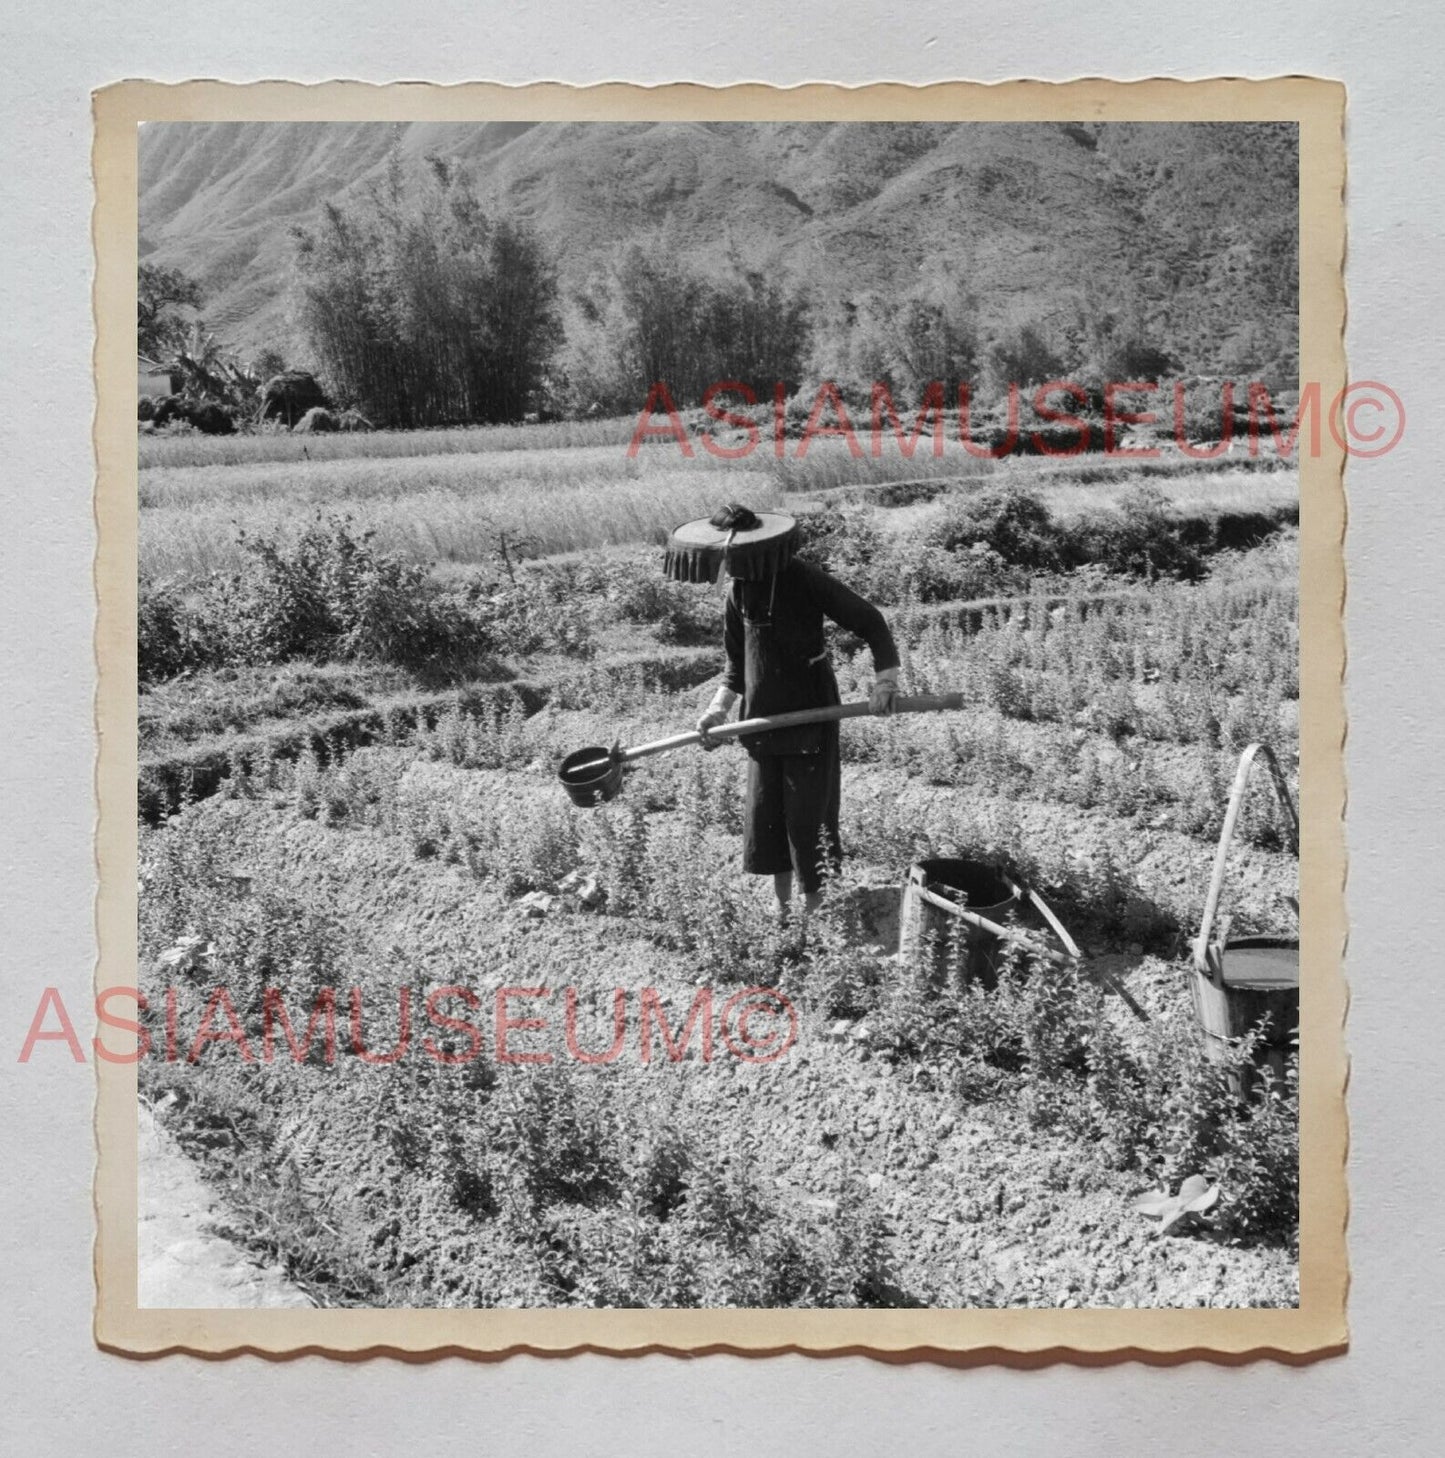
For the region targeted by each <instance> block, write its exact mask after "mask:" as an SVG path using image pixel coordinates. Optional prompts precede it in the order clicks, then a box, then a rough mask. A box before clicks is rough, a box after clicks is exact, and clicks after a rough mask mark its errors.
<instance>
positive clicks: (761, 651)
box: [723, 559, 898, 755]
mask: <svg viewBox="0 0 1445 1458" xmlns="http://www.w3.org/2000/svg"><path fill="white" fill-rule="evenodd" d="M825 618H826V619H829V620H831V621H832V622H835V623H837V625H838V626H839V627H840V628H842V629H843V630H844V631H845V632H848V633H852V634H854V635H855V636H856V637H859V638H862V639H863V641H864V642H865V643H867V645H868V647H869V649H870V650H871V652H872V654H873V669H874V672H876V673H881V672H882V671H883V670H884V669H888V668H897V667H898V649H897V648H896V647H895V645H894V642H893V634H892V633H891V632H890V631H889V628H888V623H887V621H886V620H885V618H884V616H883V614H882V613H880V612H879V611H878V609H877V608H876V607H874V606H873V604H872V603H870V602H869V601H868V600H867V599H866V598H863V597H860V596H859V595H858V594H857V593H856V592H854V591H853V590H852V589H851V588H848V587H845V586H844V585H843V584H842V583H841V582H839V581H838V580H837V579H836V578H834V577H830V576H829V575H828V574H827V573H826V572H824V571H823V570H822V569H821V568H820V567H814V566H813V565H812V564H811V563H808V562H799V561H797V560H796V559H795V560H794V561H792V562H790V563H789V564H788V565H787V566H786V567H784V568H783V569H782V570H781V571H780V572H778V573H777V574H776V576H775V577H773V578H771V579H768V580H764V581H762V582H734V583H733V584H732V585H731V587H729V589H728V597H727V607H726V609H725V613H724V624H723V641H724V644H725V646H726V649H727V675H726V677H725V678H724V680H723V682H724V684H725V686H726V687H727V688H729V689H731V690H732V691H733V692H734V693H735V694H738V695H739V696H740V697H741V698H742V710H741V715H740V717H742V718H744V719H756V718H761V717H765V716H767V715H771V714H786V713H790V712H791V711H793V710H795V709H818V708H823V707H825V706H827V705H829V704H836V703H838V702H839V697H838V681H837V679H836V678H835V677H834V675H833V669H832V665H831V664H829V662H828V658H827V651H826V648H825V644H824V639H823V622H824V619H825ZM826 727H827V726H819V725H811V724H810V725H802V726H800V727H798V728H795V729H780V730H777V731H775V732H774V733H771V734H759V735H750V736H749V737H748V738H747V739H746V740H745V741H744V744H745V746H746V748H747V750H748V752H749V753H750V754H753V755H759V754H813V753H817V752H818V751H819V749H820V748H821V746H822V743H823V734H822V733H821V732H820V731H821V730H822V729H824V728H826ZM833 727H834V729H835V730H836V726H833Z"/></svg>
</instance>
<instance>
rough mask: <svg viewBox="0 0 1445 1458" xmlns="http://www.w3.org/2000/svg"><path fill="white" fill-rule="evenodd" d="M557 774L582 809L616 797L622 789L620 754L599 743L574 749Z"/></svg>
mask: <svg viewBox="0 0 1445 1458" xmlns="http://www.w3.org/2000/svg"><path fill="white" fill-rule="evenodd" d="M557 774H558V777H559V778H560V779H561V781H562V788H563V789H564V790H566V791H567V793H568V795H570V796H571V798H572V803H573V804H574V805H580V806H581V807H582V808H583V809H584V810H590V809H591V808H592V807H593V806H594V805H599V804H601V803H602V801H604V800H612V799H615V798H616V797H617V795H619V794H620V793H621V792H622V756H621V755H620V754H618V753H617V751H616V750H615V749H604V748H603V747H602V746H601V745H600V744H589V745H587V746H586V747H585V748H583V749H576V750H573V752H572V753H571V754H569V755H568V756H567V758H566V759H564V760H563V761H562V764H561V767H560V768H559V769H558V771H557Z"/></svg>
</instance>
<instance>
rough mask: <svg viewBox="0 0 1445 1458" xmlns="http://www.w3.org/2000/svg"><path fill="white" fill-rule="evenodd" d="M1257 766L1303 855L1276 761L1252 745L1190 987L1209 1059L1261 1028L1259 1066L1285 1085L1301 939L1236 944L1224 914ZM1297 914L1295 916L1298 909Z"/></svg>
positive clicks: (1222, 840)
mask: <svg viewBox="0 0 1445 1458" xmlns="http://www.w3.org/2000/svg"><path fill="white" fill-rule="evenodd" d="M1260 760H1263V761H1264V764H1265V766H1266V767H1267V768H1268V770H1269V774H1270V779H1271V781H1272V782H1273V785H1274V791H1275V798H1276V800H1277V801H1278V804H1279V809H1280V812H1281V814H1282V816H1283V817H1284V820H1285V823H1286V825H1287V826H1288V829H1289V837H1290V845H1291V848H1292V849H1293V851H1294V853H1295V855H1298V854H1299V814H1298V812H1297V811H1296V809H1295V805H1294V801H1293V799H1292V798H1291V797H1290V792H1289V785H1288V784H1287V783H1286V781H1285V777H1284V773H1283V771H1281V769H1280V767H1279V761H1278V760H1277V759H1276V758H1275V755H1274V751H1273V750H1272V749H1270V747H1269V746H1268V745H1267V744H1251V745H1250V746H1249V747H1248V748H1247V749H1246V750H1245V751H1244V753H1243V754H1242V755H1241V756H1240V758H1239V769H1238V771H1237V772H1236V773H1235V776H1234V788H1233V789H1232V790H1231V791H1230V796H1229V808H1228V809H1227V810H1226V811H1225V815H1224V827H1223V829H1222V830H1221V831H1220V835H1219V849H1218V850H1217V851H1216V852H1215V856H1214V870H1213V873H1212V874H1211V876H1210V878H1209V893H1208V895H1207V896H1206V897H1205V901H1204V916H1203V920H1202V921H1201V923H1200V928H1199V935H1198V936H1197V937H1196V938H1195V939H1194V946H1193V966H1192V969H1191V977H1190V986H1191V989H1192V992H1193V995H1194V1011H1195V1015H1196V1016H1197V1018H1198V1019H1199V1027H1200V1031H1201V1032H1202V1034H1203V1037H1204V1046H1205V1051H1206V1053H1207V1054H1208V1055H1209V1057H1210V1058H1211V1059H1212V1060H1213V1061H1215V1062H1217V1063H1223V1062H1224V1061H1226V1059H1227V1058H1228V1056H1229V1048H1230V1047H1231V1045H1233V1044H1234V1043H1235V1042H1236V1041H1237V1040H1238V1039H1240V1038H1243V1037H1245V1036H1246V1035H1248V1034H1249V1033H1250V1032H1251V1031H1252V1030H1253V1029H1255V1028H1260V1029H1261V1041H1260V1043H1259V1044H1258V1045H1257V1048H1256V1052H1255V1060H1254V1061H1255V1065H1256V1067H1260V1068H1266V1067H1267V1068H1268V1069H1269V1070H1270V1071H1271V1073H1272V1074H1273V1075H1274V1076H1275V1077H1276V1078H1282V1077H1283V1074H1284V1064H1285V1059H1286V1058H1287V1057H1288V1055H1289V1051H1290V1047H1291V1045H1292V1044H1293V1043H1294V1041H1295V1038H1296V1037H1297V1034H1298V1028H1299V937H1298V936H1297V935H1296V936H1293V937H1288V936H1248V937H1231V936H1230V935H1229V918H1228V917H1227V916H1223V917H1222V916H1220V914H1219V906H1220V900H1221V898H1222V895H1223V891H1224V877H1225V873H1226V871H1227V869H1228V866H1229V848H1230V844H1231V842H1232V841H1233V839H1234V831H1235V827H1236V826H1237V825H1238V823H1239V815H1240V811H1241V809H1242V808H1243V805H1244V797H1245V792H1246V791H1247V790H1248V788H1249V780H1250V775H1251V772H1252V771H1253V769H1254V766H1255V764H1256V763H1257V762H1258V761H1260ZM1295 910H1296V913H1298V910H1299V906H1298V902H1296V903H1295ZM1232 1081H1233V1083H1234V1085H1235V1088H1236V1091H1237V1092H1240V1093H1242V1092H1244V1079H1243V1078H1242V1076H1239V1075H1232Z"/></svg>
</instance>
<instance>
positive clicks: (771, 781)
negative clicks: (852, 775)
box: [743, 724, 842, 892]
mask: <svg viewBox="0 0 1445 1458" xmlns="http://www.w3.org/2000/svg"><path fill="white" fill-rule="evenodd" d="M821 727H822V728H823V731H824V733H823V735H822V744H821V747H820V749H819V751H818V752H817V753H816V754H760V755H757V756H756V757H750V758H749V760H748V792H747V804H746V806H745V808H744V811H743V869H744V870H745V871H752V872H755V873H756V874H758V875H760V876H776V875H778V874H779V873H780V872H783V871H792V872H793V874H794V875H795V876H796V877H797V879H798V883H799V884H800V885H801V886H802V888H803V890H804V891H805V892H812V891H817V890H818V889H819V888H820V887H821V886H822V884H823V877H824V875H825V874H826V872H827V869H828V867H829V866H836V865H837V863H838V862H839V861H840V860H841V859H842V842H841V840H840V837H839V834H838V804H839V798H840V791H841V787H842V775H841V772H840V764H839V754H838V726H837V725H836V724H825V725H823V726H821Z"/></svg>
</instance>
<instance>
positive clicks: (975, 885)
mask: <svg viewBox="0 0 1445 1458" xmlns="http://www.w3.org/2000/svg"><path fill="white" fill-rule="evenodd" d="M1023 900H1024V890H1023V887H1021V886H1020V885H1019V884H1018V883H1017V882H1016V881H1014V880H1013V879H1012V878H1010V877H1009V876H1007V875H1005V874H1004V873H1003V872H1002V871H1000V870H999V868H998V867H997V866H992V865H989V864H988V863H987V862H985V861H967V860H949V859H936V860H927V861H918V862H916V863H915V864H914V865H913V866H911V867H910V868H909V871H908V882H907V884H906V885H905V887H904V889H903V909H902V912H901V915H900V929H899V930H900V935H899V945H900V949H901V950H902V952H903V955H904V957H905V958H906V959H907V960H908V961H910V962H913V963H914V964H915V965H920V966H922V967H924V968H925V969H926V970H927V973H928V977H929V981H930V982H931V983H932V984H933V985H934V986H935V987H941V986H944V985H945V984H947V985H949V986H952V987H953V989H954V990H955V991H962V990H963V989H964V988H965V987H967V986H969V985H970V984H972V983H974V982H979V983H981V984H982V985H983V986H984V987H986V988H989V989H992V988H994V987H996V986H997V985H998V965H999V958H1000V956H1001V955H1002V952H1003V937H1002V932H1003V926H1002V923H1003V922H1004V921H1005V920H1006V919H1007V918H1008V917H1010V916H1012V915H1013V914H1014V913H1015V912H1016V911H1017V910H1018V909H1019V907H1020V906H1021V905H1022V904H1023Z"/></svg>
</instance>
